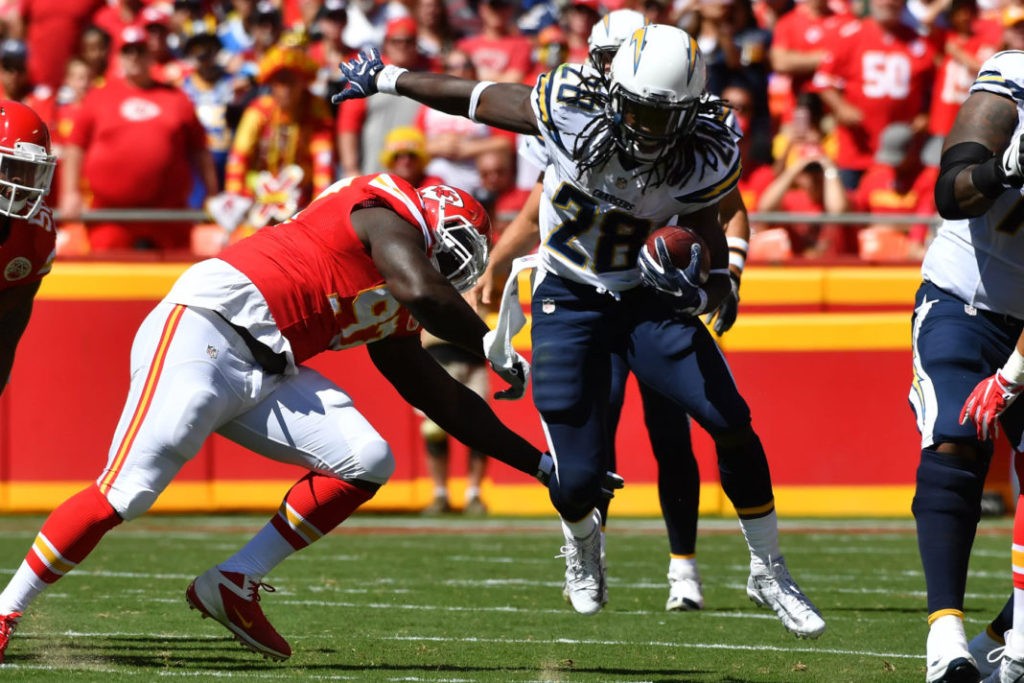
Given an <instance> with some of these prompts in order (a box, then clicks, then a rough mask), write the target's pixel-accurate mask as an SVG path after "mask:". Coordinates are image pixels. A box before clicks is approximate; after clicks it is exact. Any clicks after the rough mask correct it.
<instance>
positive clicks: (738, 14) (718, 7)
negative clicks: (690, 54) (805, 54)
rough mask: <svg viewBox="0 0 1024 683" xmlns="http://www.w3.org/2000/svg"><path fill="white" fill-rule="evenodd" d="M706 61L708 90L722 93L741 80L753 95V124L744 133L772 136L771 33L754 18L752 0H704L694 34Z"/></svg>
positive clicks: (751, 120)
mask: <svg viewBox="0 0 1024 683" xmlns="http://www.w3.org/2000/svg"><path fill="white" fill-rule="evenodd" d="M694 37H695V38H696V39H697V43H698V45H700V49H701V52H703V53H704V58H705V60H706V61H707V68H708V85H707V89H708V92H710V93H713V94H715V95H721V94H722V91H723V90H724V89H725V86H726V84H728V83H730V82H740V83H743V84H744V85H746V87H747V89H748V90H749V91H750V93H751V94H752V96H753V102H752V104H753V111H752V112H751V115H750V127H749V128H747V129H746V130H745V131H744V133H745V134H746V135H754V136H761V137H767V138H770V136H771V125H770V119H769V116H768V72H769V70H770V67H769V64H768V46H769V44H770V43H771V33H769V32H768V31H766V30H764V29H762V28H760V27H759V26H758V25H757V21H756V20H755V19H754V14H753V11H752V10H751V5H750V0H701V1H700V3H699V5H698V25H697V33H696V34H695V35H694Z"/></svg>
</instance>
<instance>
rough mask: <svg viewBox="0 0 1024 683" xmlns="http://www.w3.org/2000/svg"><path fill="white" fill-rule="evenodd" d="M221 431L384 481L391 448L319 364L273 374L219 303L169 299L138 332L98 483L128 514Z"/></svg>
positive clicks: (332, 470)
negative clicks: (211, 307) (194, 304)
mask: <svg viewBox="0 0 1024 683" xmlns="http://www.w3.org/2000/svg"><path fill="white" fill-rule="evenodd" d="M213 432H217V433H218V434H221V435H222V436H225V437H227V438H228V439H231V440H232V441H234V442H236V443H238V444H240V445H242V446H244V447H246V448H248V449H250V450H252V451H255V452H256V453H259V454H261V455H264V456H266V457H268V458H270V459H272V460H276V461H278V462H284V463H290V464H293V465H298V466H299V467H302V468H305V469H307V470H315V471H317V472H320V473H323V474H326V475H329V476H334V477H338V478H340V479H345V480H352V479H361V480H364V481H370V482H374V483H378V484H383V483H384V482H386V481H387V480H388V478H389V477H390V476H391V474H392V473H393V472H394V469H395V464H394V458H393V456H392V454H391V449H390V448H389V447H388V445H387V443H386V442H385V441H384V439H383V438H381V436H380V434H378V433H377V431H376V430H375V429H374V428H373V427H372V426H370V423H369V422H367V421H366V418H364V417H363V416H362V415H361V414H360V413H359V411H358V410H356V408H355V406H354V405H353V404H352V399H351V398H350V397H349V396H348V394H346V393H345V392H344V391H342V390H341V389H340V388H338V387H337V386H336V385H335V384H333V383H332V382H330V381H329V380H328V379H327V378H325V377H324V376H323V375H321V374H320V373H318V372H316V371H315V370H311V369H309V368H306V367H301V366H300V367H299V372H298V374H297V375H276V374H266V373H264V371H263V369H262V368H261V367H260V366H259V365H258V364H257V363H256V361H255V360H254V359H253V356H252V353H251V352H250V351H249V349H248V347H247V346H246V345H245V342H244V341H243V340H242V338H241V337H239V336H238V333H237V332H235V330H234V329H232V327H231V326H230V325H228V323H227V322H226V321H225V320H223V319H222V318H221V317H220V316H218V315H217V314H216V313H214V312H212V311H208V310H205V309H199V308H189V307H187V306H182V305H180V304H172V303H168V302H161V303H160V304H158V305H157V307H156V308H155V309H153V311H152V312H151V313H150V314H149V315H148V316H147V317H146V319H145V321H143V323H142V325H141V326H140V327H139V330H138V332H137V333H136V335H135V341H134V343H133V345H132V352H131V387H130V389H129V391H128V399H127V401H126V402H125V406H124V411H123V412H122V413H121V419H120V421H119V422H118V425H117V431H116V432H115V433H114V439H113V442H112V443H111V445H110V453H109V455H108V460H107V466H106V469H104V471H103V474H102V475H101V476H100V478H99V479H98V480H97V482H96V483H97V485H98V486H99V488H100V491H101V492H102V493H103V494H104V495H105V496H106V497H107V500H108V501H110V504H111V505H112V506H113V508H114V509H115V510H116V511H117V513H118V514H119V515H120V516H121V517H122V518H124V519H125V520H128V519H133V518H135V517H138V516H139V515H141V514H142V513H143V512H145V511H146V510H148V509H149V507H150V506H151V505H152V504H153V502H154V501H155V500H156V499H157V497H158V496H159V495H160V493H161V492H162V491H163V490H164V488H166V487H167V485H168V484H169V483H170V482H171V480H172V479H173V478H174V476H175V475H176V474H177V473H178V471H179V470H180V469H181V468H182V466H183V465H184V464H185V463H186V462H188V461H189V460H190V459H191V458H192V457H194V456H195V454H196V453H197V452H198V451H199V448H200V446H202V444H203V442H204V441H205V440H206V438H207V437H208V436H209V435H210V434H211V433H213Z"/></svg>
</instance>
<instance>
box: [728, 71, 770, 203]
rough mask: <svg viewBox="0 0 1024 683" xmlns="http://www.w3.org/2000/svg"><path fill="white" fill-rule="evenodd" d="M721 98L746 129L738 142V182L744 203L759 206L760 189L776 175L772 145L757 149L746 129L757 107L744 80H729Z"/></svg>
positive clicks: (741, 127) (741, 128) (743, 129)
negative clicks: (740, 168) (770, 161)
mask: <svg viewBox="0 0 1024 683" xmlns="http://www.w3.org/2000/svg"><path fill="white" fill-rule="evenodd" d="M722 99H723V100H725V101H726V102H728V103H729V109H730V110H731V111H732V112H733V115H734V116H735V117H736V123H737V125H738V126H739V128H740V130H741V131H743V133H744V135H743V137H742V138H740V140H739V142H738V143H737V144H738V146H739V149H740V162H741V165H742V171H741V175H740V182H739V190H740V196H741V197H743V204H744V205H745V206H757V200H758V197H759V196H760V194H761V192H762V191H763V190H764V188H765V187H767V186H768V184H769V183H770V182H771V181H772V180H773V178H774V177H775V173H774V171H773V170H772V165H771V164H770V163H767V159H770V156H771V155H770V153H771V148H770V147H768V148H767V149H765V150H760V149H755V141H754V138H753V137H752V136H750V135H747V133H746V131H748V130H750V117H751V113H752V112H753V108H754V98H753V95H752V94H751V92H750V90H749V89H747V87H746V86H745V85H743V84H741V83H730V84H729V85H727V86H726V87H725V89H724V90H723V91H722ZM757 144H761V143H757ZM769 144H770V143H769Z"/></svg>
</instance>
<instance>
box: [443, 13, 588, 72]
mask: <svg viewBox="0 0 1024 683" xmlns="http://www.w3.org/2000/svg"><path fill="white" fill-rule="evenodd" d="M536 42H537V46H536V48H535V49H534V53H533V68H532V69H531V70H530V73H528V74H527V75H526V78H524V79H523V83H525V84H526V85H529V86H532V85H533V84H534V83H536V82H537V78H539V77H540V75H541V74H543V73H546V72H548V71H551V70H552V69H554V68H555V67H556V66H558V65H559V64H563V63H565V62H566V61H568V57H569V45H568V43H566V40H565V32H563V31H562V29H561V28H560V27H559V26H558V24H551V25H550V26H545V27H544V28H542V29H541V30H540V32H539V33H538V34H537V38H536ZM467 59H468V58H467ZM470 66H472V65H470ZM456 75H458V74H456Z"/></svg>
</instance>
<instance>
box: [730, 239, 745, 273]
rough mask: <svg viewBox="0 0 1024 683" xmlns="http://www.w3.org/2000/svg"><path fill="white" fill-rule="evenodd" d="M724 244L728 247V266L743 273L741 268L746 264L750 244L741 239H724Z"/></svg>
mask: <svg viewBox="0 0 1024 683" xmlns="http://www.w3.org/2000/svg"><path fill="white" fill-rule="evenodd" d="M725 243H726V244H727V245H729V265H730V266H734V267H735V268H736V269H737V270H739V271H740V272H743V266H745V265H746V264H747V250H748V249H749V248H750V243H749V242H747V240H745V239H743V238H742V237H726V238H725Z"/></svg>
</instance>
